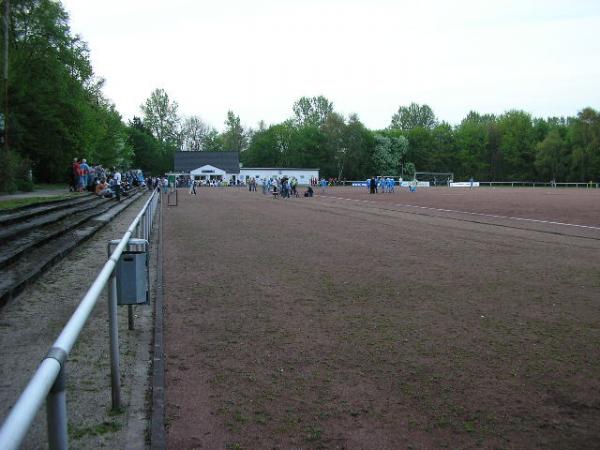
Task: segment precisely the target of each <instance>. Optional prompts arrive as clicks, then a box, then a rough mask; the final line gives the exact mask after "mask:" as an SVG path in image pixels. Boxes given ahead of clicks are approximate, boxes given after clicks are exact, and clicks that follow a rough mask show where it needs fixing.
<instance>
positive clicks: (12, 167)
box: [0, 149, 33, 193]
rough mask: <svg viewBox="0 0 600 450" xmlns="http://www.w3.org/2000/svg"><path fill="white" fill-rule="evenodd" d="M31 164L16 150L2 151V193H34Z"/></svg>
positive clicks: (0, 169)
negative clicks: (30, 174)
mask: <svg viewBox="0 0 600 450" xmlns="http://www.w3.org/2000/svg"><path fill="white" fill-rule="evenodd" d="M29 167H30V163H29V161H27V160H26V159H24V158H22V157H21V155H19V154H18V153H17V152H15V151H14V150H11V149H9V150H7V151H5V150H1V151H0V192H8V193H12V192H15V191H28V192H29V191H32V190H33V182H32V180H31V179H30V177H29Z"/></svg>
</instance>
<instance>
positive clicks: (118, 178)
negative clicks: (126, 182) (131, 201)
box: [113, 170, 121, 186]
mask: <svg viewBox="0 0 600 450" xmlns="http://www.w3.org/2000/svg"><path fill="white" fill-rule="evenodd" d="M113 178H114V180H115V183H116V184H117V185H118V186H121V172H119V171H118V170H117V171H116V172H115V173H114V174H113Z"/></svg>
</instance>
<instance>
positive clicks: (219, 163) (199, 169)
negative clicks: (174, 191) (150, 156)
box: [175, 152, 319, 185]
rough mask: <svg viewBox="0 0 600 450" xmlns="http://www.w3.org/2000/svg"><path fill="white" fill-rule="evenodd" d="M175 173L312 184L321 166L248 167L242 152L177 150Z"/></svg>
mask: <svg viewBox="0 0 600 450" xmlns="http://www.w3.org/2000/svg"><path fill="white" fill-rule="evenodd" d="M175 174H177V175H190V176H191V177H193V178H195V179H197V180H223V181H231V182H233V183H235V182H236V181H237V180H242V181H244V182H247V181H248V179H249V178H255V179H256V180H257V181H260V180H262V179H264V178H282V177H284V176H285V177H288V178H292V177H293V178H296V179H297V180H298V184H301V185H308V184H310V179H311V178H317V179H318V178H319V169H300V168H279V167H244V168H243V169H242V168H240V154H239V153H238V152H176V153H175Z"/></svg>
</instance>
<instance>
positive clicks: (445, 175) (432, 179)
mask: <svg viewBox="0 0 600 450" xmlns="http://www.w3.org/2000/svg"><path fill="white" fill-rule="evenodd" d="M415 180H417V181H429V185H430V186H449V185H450V183H451V182H452V181H454V174H453V173H452V172H415Z"/></svg>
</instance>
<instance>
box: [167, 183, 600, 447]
mask: <svg viewBox="0 0 600 450" xmlns="http://www.w3.org/2000/svg"><path fill="white" fill-rule="evenodd" d="M557 222H558V223H557ZM164 224H165V228H164V251H165V253H164V255H165V260H164V264H165V283H166V298H165V302H166V318H165V320H166V323H165V327H166V328H165V333H166V335H165V336H166V353H167V375H166V383H167V386H166V402H167V410H166V414H167V419H166V420H167V427H168V428H167V442H168V447H169V448H172V449H180V448H198V449H405V448H406V449H439V448H452V449H459V448H460V449H525V448H527V449H541V448H544V449H591V448H598V447H600V190H561V189H554V190H551V189H488V188H480V189H472V190H469V189H449V188H438V189H433V188H431V189H419V190H418V191H417V192H416V193H409V192H408V191H407V190H401V191H397V192H396V193H394V194H377V195H369V194H367V192H366V189H364V188H330V189H328V191H327V192H326V193H325V194H322V195H321V194H320V189H318V190H317V196H316V197H314V198H292V199H273V198H271V197H267V196H264V195H263V194H262V193H261V192H260V191H259V192H248V191H247V190H243V189H235V188H221V189H211V188H204V189H199V190H198V196H197V197H194V196H190V195H189V194H188V193H187V191H185V190H181V191H180V195H179V206H177V207H169V208H165V223H164Z"/></svg>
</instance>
